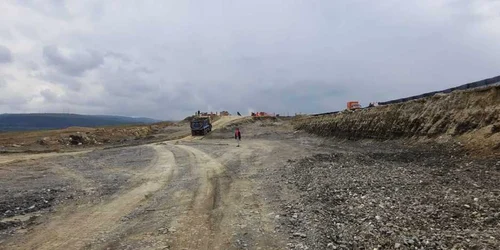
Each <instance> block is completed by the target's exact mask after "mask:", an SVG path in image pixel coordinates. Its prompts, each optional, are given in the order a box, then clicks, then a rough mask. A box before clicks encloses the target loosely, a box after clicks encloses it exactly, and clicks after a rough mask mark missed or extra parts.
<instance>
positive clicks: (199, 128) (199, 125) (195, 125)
mask: <svg viewBox="0 0 500 250" xmlns="http://www.w3.org/2000/svg"><path fill="white" fill-rule="evenodd" d="M210 131H212V119H211V118H210V116H198V117H193V119H192V120H191V135H192V136H196V135H206V134H208V133H210Z"/></svg>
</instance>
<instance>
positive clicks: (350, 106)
mask: <svg viewBox="0 0 500 250" xmlns="http://www.w3.org/2000/svg"><path fill="white" fill-rule="evenodd" d="M360 108H361V105H359V102H358V101H350V102H347V110H356V109H360Z"/></svg>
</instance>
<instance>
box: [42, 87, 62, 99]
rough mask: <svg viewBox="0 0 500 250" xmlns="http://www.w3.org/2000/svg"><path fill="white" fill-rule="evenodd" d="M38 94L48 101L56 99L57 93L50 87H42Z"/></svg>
mask: <svg viewBox="0 0 500 250" xmlns="http://www.w3.org/2000/svg"><path fill="white" fill-rule="evenodd" d="M40 95H41V96H42V97H43V98H44V99H45V100H46V101H48V102H55V101H57V99H58V98H57V94H56V93H54V92H52V91H51V90H50V89H44V90H42V91H40Z"/></svg>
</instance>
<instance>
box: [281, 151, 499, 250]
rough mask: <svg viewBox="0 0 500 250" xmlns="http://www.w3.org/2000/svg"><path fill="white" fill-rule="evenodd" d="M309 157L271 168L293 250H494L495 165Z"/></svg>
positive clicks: (406, 154)
mask: <svg viewBox="0 0 500 250" xmlns="http://www.w3.org/2000/svg"><path fill="white" fill-rule="evenodd" d="M377 151H378V152H376V153H374V152H370V151H366V152H364V153H362V152H359V150H358V152H343V153H336V152H335V151H334V152H332V153H330V154H316V155H313V156H311V157H306V158H303V159H301V160H293V161H289V162H288V163H287V164H286V166H284V167H283V168H281V169H280V170H278V172H279V173H281V177H282V178H281V179H280V182H279V185H281V186H283V187H284V189H283V191H282V192H284V193H296V194H297V195H296V197H295V198H293V199H288V200H286V199H284V200H282V203H283V205H282V209H283V211H284V212H283V214H282V219H281V220H280V222H281V224H282V225H283V226H284V227H286V228H288V229H289V232H290V237H291V243H290V244H289V247H290V248H293V249H498V247H499V246H500V183H499V182H498V180H499V179H500V171H499V170H500V159H489V160H474V159H467V158H465V157H460V156H457V154H456V153H448V152H445V151H435V149H433V150H425V149H422V148H404V147H401V146H400V147H399V148H398V147H397V145H394V147H393V148H392V149H390V148H388V149H385V150H384V149H382V150H380V149H379V150H377Z"/></svg>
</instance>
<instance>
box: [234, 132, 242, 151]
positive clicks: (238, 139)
mask: <svg viewBox="0 0 500 250" xmlns="http://www.w3.org/2000/svg"><path fill="white" fill-rule="evenodd" d="M234 139H235V140H236V141H237V142H238V146H236V147H239V146H240V141H241V132H240V129H239V128H236V131H235V132H234Z"/></svg>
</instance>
